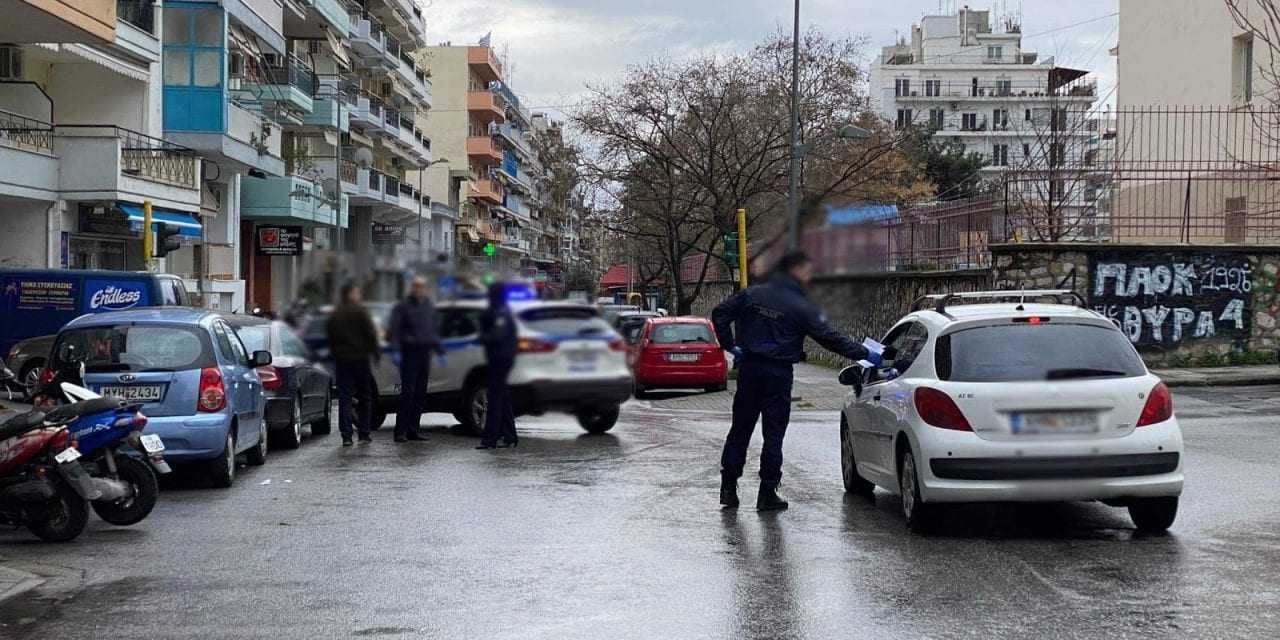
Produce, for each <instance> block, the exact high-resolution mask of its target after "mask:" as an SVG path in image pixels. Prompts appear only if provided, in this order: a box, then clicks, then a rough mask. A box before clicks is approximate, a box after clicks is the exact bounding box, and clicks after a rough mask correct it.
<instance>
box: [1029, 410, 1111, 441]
mask: <svg viewBox="0 0 1280 640" xmlns="http://www.w3.org/2000/svg"><path fill="white" fill-rule="evenodd" d="M1009 426H1010V427H1011V428H1012V429H1013V433H1014V434H1015V435H1037V434H1053V433H1097V432H1098V430H1099V429H1098V414H1097V412H1094V411H1028V412H1014V413H1011V414H1009Z"/></svg>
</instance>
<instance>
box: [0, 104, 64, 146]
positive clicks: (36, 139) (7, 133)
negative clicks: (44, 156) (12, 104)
mask: <svg viewBox="0 0 1280 640" xmlns="http://www.w3.org/2000/svg"><path fill="white" fill-rule="evenodd" d="M0 146H4V147H12V148H14V149H27V150H31V151H40V152H43V153H53V125H52V124H49V123H48V122H41V121H40V120H36V119H34V118H28V117H26V116H21V115H18V114H16V113H10V112H8V111H3V110H0Z"/></svg>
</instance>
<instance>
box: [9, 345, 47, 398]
mask: <svg viewBox="0 0 1280 640" xmlns="http://www.w3.org/2000/svg"><path fill="white" fill-rule="evenodd" d="M56 337H57V336H56V335H55V336H37V337H35V338H27V339H26V340H23V341H21V342H19V343H17V344H15V345H13V348H12V349H9V354H8V355H7V356H6V357H5V363H6V364H8V365H9V369H11V370H12V371H13V374H14V375H15V376H17V379H18V382H19V383H21V384H22V386H23V387H24V388H25V389H26V396H27V398H30V397H31V394H32V393H33V392H35V389H36V385H37V384H39V382H40V370H41V369H44V367H45V365H46V364H48V363H49V350H50V349H52V348H53V340H54V338H56Z"/></svg>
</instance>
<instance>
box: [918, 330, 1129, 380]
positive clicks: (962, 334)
mask: <svg viewBox="0 0 1280 640" xmlns="http://www.w3.org/2000/svg"><path fill="white" fill-rule="evenodd" d="M934 357H935V359H936V362H935V364H936V365H937V370H938V378H939V379H941V380H952V381H956V382H1029V381H1036V380H1083V379H1089V378H1128V377H1133V376H1140V375H1144V374H1145V373H1146V368H1145V367H1144V366H1143V364H1142V360H1141V359H1140V358H1139V357H1138V354H1137V352H1135V351H1134V350H1133V347H1132V346H1130V344H1129V340H1128V338H1126V337H1125V336H1124V334H1122V333H1120V332H1119V331H1117V330H1116V329H1113V328H1108V327H1100V326H1095V325H1087V324H1070V323H1055V322H1045V323H1041V324H1026V323H1019V324H1014V323H1010V324H1007V325H995V326H987V327H977V328H974V329H964V330H961V331H956V332H954V333H950V334H947V335H944V336H941V337H939V338H938V345H937V348H936V349H935V355H934Z"/></svg>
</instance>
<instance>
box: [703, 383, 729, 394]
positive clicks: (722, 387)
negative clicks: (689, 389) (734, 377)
mask: <svg viewBox="0 0 1280 640" xmlns="http://www.w3.org/2000/svg"><path fill="white" fill-rule="evenodd" d="M728 389H729V383H727V382H721V383H720V384H713V385H711V386H709V387H707V393H719V392H721V391H726V390H728Z"/></svg>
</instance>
